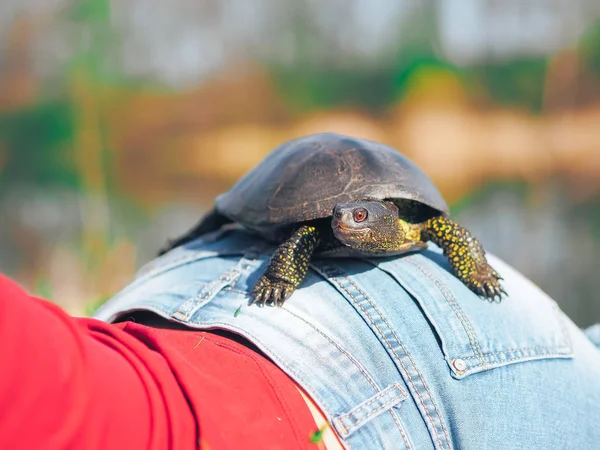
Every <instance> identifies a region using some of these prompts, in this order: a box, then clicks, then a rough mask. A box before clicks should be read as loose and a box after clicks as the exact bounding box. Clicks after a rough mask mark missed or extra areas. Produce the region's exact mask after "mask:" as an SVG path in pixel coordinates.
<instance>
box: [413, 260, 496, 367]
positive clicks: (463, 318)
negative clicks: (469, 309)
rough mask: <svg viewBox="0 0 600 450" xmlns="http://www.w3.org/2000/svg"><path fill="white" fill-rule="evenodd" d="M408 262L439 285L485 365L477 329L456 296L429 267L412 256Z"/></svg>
mask: <svg viewBox="0 0 600 450" xmlns="http://www.w3.org/2000/svg"><path fill="white" fill-rule="evenodd" d="M407 262H408V263H409V264H411V265H412V266H414V267H416V268H417V269H419V270H420V271H421V272H423V274H424V275H425V276H426V277H427V278H429V279H430V280H431V281H432V282H433V283H434V284H435V285H436V286H437V288H438V289H439V290H440V292H441V293H442V295H443V296H444V298H445V299H446V302H447V303H448V305H449V306H450V308H452V311H454V314H455V315H456V317H458V320H460V323H461V324H462V326H463V328H464V330H465V332H466V333H467V336H469V342H470V343H471V349H472V350H473V353H474V354H475V356H476V357H477V359H478V360H479V365H480V366H483V365H485V364H487V363H486V361H485V358H483V351H482V350H481V346H480V345H479V340H478V339H477V335H476V333H475V331H474V330H473V326H472V325H471V322H470V321H469V318H468V317H466V315H465V313H464V311H463V310H462V308H461V307H460V306H459V305H458V303H457V302H456V298H455V297H454V296H453V295H452V293H451V292H450V291H449V290H448V289H447V288H446V286H445V285H444V284H443V283H442V282H441V281H440V280H439V279H438V278H437V277H435V276H433V275H432V274H430V273H429V271H427V269H425V268H424V267H421V266H420V265H419V264H417V263H416V262H414V261H412V260H411V259H410V258H407ZM473 345H475V347H476V348H474V347H473Z"/></svg>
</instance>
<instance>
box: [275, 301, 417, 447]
mask: <svg viewBox="0 0 600 450" xmlns="http://www.w3.org/2000/svg"><path fill="white" fill-rule="evenodd" d="M283 310H284V311H286V312H287V313H288V314H290V315H292V316H294V317H296V318H297V319H299V320H301V321H302V322H304V323H305V324H306V325H308V326H309V327H311V328H312V329H313V330H314V331H316V332H317V333H319V334H320V335H321V336H323V337H324V338H325V339H326V340H328V341H329V343H331V344H332V345H333V346H335V347H336V348H337V349H338V351H340V352H341V353H342V354H343V355H345V356H346V357H347V358H348V359H349V360H350V362H352V363H353V364H354V365H355V366H356V368H357V369H358V370H359V371H360V372H361V373H362V374H363V376H364V377H365V379H366V380H367V381H368V383H369V384H370V385H371V386H372V387H373V389H375V391H376V392H381V391H380V390H379V388H378V387H377V384H376V383H375V382H374V381H373V379H372V378H371V376H370V375H369V374H368V373H367V371H366V370H365V369H364V367H362V366H361V365H360V364H359V363H358V361H356V360H355V359H354V357H353V356H352V355H350V354H349V353H348V352H346V350H345V349H344V348H343V347H341V346H340V345H339V344H338V343H337V342H335V341H334V340H333V339H331V338H330V337H329V336H327V335H326V334H325V333H323V332H322V331H321V330H319V329H318V328H317V327H315V326H314V325H313V324H312V323H310V322H308V321H307V320H305V319H304V318H303V317H301V316H299V315H297V314H295V313H293V312H292V311H290V310H289V309H287V308H283ZM398 388H399V389H400V390H401V391H402V392H403V393H404V395H407V394H406V392H405V391H404V389H402V387H401V386H398ZM390 414H391V415H392V419H393V420H394V423H395V424H396V426H397V427H398V431H400V434H401V435H402V439H403V440H404V444H405V445H406V448H407V449H408V450H410V448H411V446H410V444H409V442H408V437H407V436H406V435H405V432H404V427H403V426H402V425H401V424H400V421H399V419H398V417H397V415H396V414H394V412H393V411H392V409H391V408H390ZM341 425H342V427H343V428H344V432H345V433H348V429H347V428H346V426H345V425H344V424H341Z"/></svg>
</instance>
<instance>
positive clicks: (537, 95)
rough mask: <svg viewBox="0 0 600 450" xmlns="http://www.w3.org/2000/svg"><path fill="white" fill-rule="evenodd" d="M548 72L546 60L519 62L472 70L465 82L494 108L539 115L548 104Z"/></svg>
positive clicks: (490, 65) (533, 59) (491, 65)
mask: <svg viewBox="0 0 600 450" xmlns="http://www.w3.org/2000/svg"><path fill="white" fill-rule="evenodd" d="M546 69H547V60H546V59H543V58H531V59H519V60H511V61H506V62H503V63H493V64H489V65H485V66H479V67H473V68H470V69H468V70H467V71H466V74H465V78H466V79H467V80H468V82H467V84H468V85H469V86H472V89H474V90H477V89H478V88H479V91H480V92H485V93H486V96H487V100H488V103H490V104H497V105H504V106H517V107H521V108H523V109H525V110H528V111H532V112H536V113H539V112H541V111H542V106H543V101H544V86H545V80H546Z"/></svg>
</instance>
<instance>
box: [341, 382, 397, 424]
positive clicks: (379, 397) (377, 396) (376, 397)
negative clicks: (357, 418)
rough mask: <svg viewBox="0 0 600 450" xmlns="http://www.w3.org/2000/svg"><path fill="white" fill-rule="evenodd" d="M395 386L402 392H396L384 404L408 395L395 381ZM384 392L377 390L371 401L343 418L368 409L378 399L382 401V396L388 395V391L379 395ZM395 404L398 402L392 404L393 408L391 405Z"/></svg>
mask: <svg viewBox="0 0 600 450" xmlns="http://www.w3.org/2000/svg"><path fill="white" fill-rule="evenodd" d="M393 386H394V388H396V390H398V389H399V390H400V393H398V394H396V395H395V396H394V397H392V398H391V399H389V400H385V401H384V404H388V403H390V402H391V401H393V400H395V399H396V398H398V397H403V396H406V393H405V392H404V390H403V389H402V388H401V387H400V386H398V384H397V383H394V385H393ZM390 391H391V389H390ZM382 392H383V391H379V392H377V394H376V396H375V397H374V398H372V399H371V400H369V401H368V402H366V403H365V404H363V405H361V406H360V407H358V408H356V409H354V410H352V411H351V412H349V413H348V414H345V415H344V416H343V418H344V419H345V418H347V417H348V418H349V417H351V416H354V415H356V414H358V413H359V412H360V411H361V410H363V409H368V407H369V406H371V405H372V404H373V403H375V402H378V401H381V397H385V395H387V393H386V394H384V395H379V394H381V393H382ZM395 404H396V403H394V404H393V405H392V406H390V408H391V407H393V406H394V405H395Z"/></svg>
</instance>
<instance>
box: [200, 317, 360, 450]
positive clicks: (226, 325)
mask: <svg viewBox="0 0 600 450" xmlns="http://www.w3.org/2000/svg"><path fill="white" fill-rule="evenodd" d="M195 324H196V325H202V322H195ZM206 325H208V326H211V327H212V326H215V325H220V326H222V327H223V328H224V329H226V330H231V331H234V330H235V331H237V332H238V333H239V334H241V335H242V336H250V337H251V338H252V339H251V341H254V342H255V343H260V344H261V345H260V346H259V348H260V347H261V346H262V348H268V346H266V345H264V344H263V342H262V340H261V339H259V338H258V337H257V336H256V335H254V333H251V332H250V331H248V330H247V329H241V328H239V327H236V326H235V325H232V324H229V323H226V322H218V321H216V322H210V323H206ZM263 351H264V350H263ZM264 352H265V354H267V355H268V352H267V351H264ZM277 365H278V366H281V367H284V368H285V369H286V371H288V372H289V373H291V374H293V375H294V377H295V379H301V378H302V377H299V376H298V373H297V372H296V371H295V370H294V369H293V368H292V367H290V366H288V365H287V364H286V363H285V361H283V360H281V361H277ZM310 396H311V397H313V398H314V399H316V400H317V402H318V403H319V406H320V408H321V409H323V410H324V411H325V413H327V415H329V416H330V417H331V416H333V414H332V413H331V411H330V410H329V409H328V408H327V407H325V406H323V405H325V402H323V400H322V399H321V398H320V396H319V395H318V394H317V393H310ZM342 440H343V441H344V447H346V448H348V449H352V446H351V445H350V444H349V443H348V442H347V439H346V438H342Z"/></svg>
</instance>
